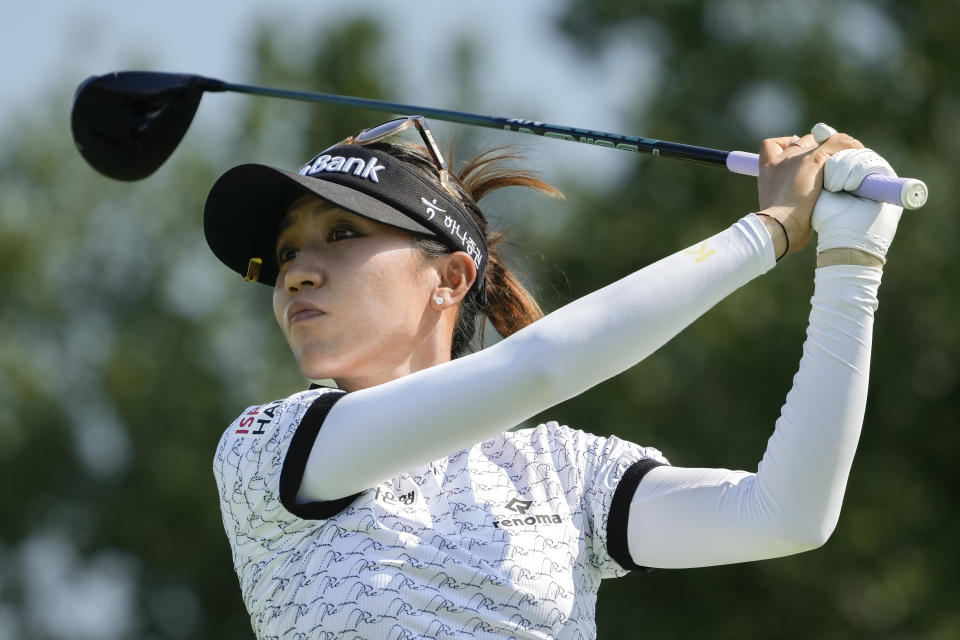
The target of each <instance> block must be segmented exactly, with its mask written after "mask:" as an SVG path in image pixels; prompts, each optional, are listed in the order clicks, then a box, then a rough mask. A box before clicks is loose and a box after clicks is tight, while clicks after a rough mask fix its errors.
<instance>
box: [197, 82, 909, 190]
mask: <svg viewBox="0 0 960 640" xmlns="http://www.w3.org/2000/svg"><path fill="white" fill-rule="evenodd" d="M196 78H197V80H198V81H199V83H200V85H199V86H201V87H202V90H204V91H234V92H237V93H246V94H250V95H261V96H269V97H273V98H286V99H290V100H304V101H307V102H319V103H327V104H340V105H344V106H353V107H359V108H362V109H372V110H374V111H385V112H389V113H394V114H417V115H422V116H424V117H427V118H433V119H435V120H443V121H445V122H458V123H461V124H468V125H474V126H480V127H487V128H491V129H500V130H506V131H515V132H517V133H529V134H533V135H539V136H545V137H548V138H557V139H560V140H569V141H571V142H582V143H586V144H593V145H597V146H604V147H611V148H615V149H621V150H624V151H633V152H636V153H649V154H651V155H653V156H656V157H664V158H676V159H679V160H689V161H693V162H703V163H707V164H725V165H726V167H727V169H729V170H730V171H732V172H734V173H740V174H744V175H748V176H756V175H758V173H759V166H760V158H759V156H758V155H757V154H755V153H747V152H745V151H723V150H721V149H711V148H709V147H698V146H694V145H689V144H680V143H677V142H667V141H666V140H657V139H654V138H641V137H637V136H628V135H623V134H619V133H608V132H606V131H595V130H593V129H581V128H578V127H567V126H563V125H556V124H549V123H546V122H539V121H536V120H524V119H520V118H503V117H498V116H484V115H479V114H475V113H467V112H464V111H453V110H450V109H436V108H431V107H423V106H416V105H410V104H401V103H395V102H386V101H383V100H371V99H368V98H357V97H353V96H341V95H336V94H329V93H308V92H303V91H290V90H286V89H271V88H266V87H256V86H251V85H243V84H235V83H230V82H224V81H222V80H217V79H215V78H205V77H202V76H196ZM852 193H853V194H854V195H856V196H859V197H861V198H867V199H869V200H876V201H878V202H889V203H891V204H896V205H899V206H901V207H903V208H904V209H919V208H920V207H922V206H923V204H924V203H925V202H926V201H927V185H925V184H924V183H923V182H922V181H921V180H916V179H913V178H888V177H886V176H880V175H875V174H874V175H868V176H867V177H866V178H864V179H863V183H862V184H861V185H860V187H859V188H858V189H857V190H856V191H853V192H852Z"/></svg>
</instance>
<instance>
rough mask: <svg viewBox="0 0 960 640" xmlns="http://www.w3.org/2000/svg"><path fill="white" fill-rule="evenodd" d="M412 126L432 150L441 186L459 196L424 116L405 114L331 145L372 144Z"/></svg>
mask: <svg viewBox="0 0 960 640" xmlns="http://www.w3.org/2000/svg"><path fill="white" fill-rule="evenodd" d="M410 127H414V128H415V129H416V130H417V132H418V133H419V134H420V137H421V138H422V139H423V142H424V144H425V146H426V148H427V151H429V152H430V156H431V157H432V158H433V163H434V164H435V165H436V168H437V172H438V173H439V174H440V186H442V187H443V188H444V190H446V191H447V192H448V193H449V194H450V195H452V196H454V197H457V193H456V191H454V190H453V187H452V186H451V185H450V170H449V169H448V168H447V163H446V162H445V161H444V159H443V156H442V155H441V154H440V147H438V146H437V142H436V140H434V139H433V134H432V133H431V132H430V127H428V126H427V121H426V119H425V118H424V117H423V116H405V117H403V118H396V119H394V120H388V121H387V122H384V123H383V124H378V125H377V126H375V127H370V128H369V129H364V130H363V131H360V132H359V133H355V134H353V135H352V136H349V137H348V138H346V139H344V140H342V141H340V142H338V143H337V144H335V145H333V146H331V147H330V148H331V149H332V148H333V147H336V146H339V145H342V144H356V145H364V144H370V143H371V142H376V141H377V140H383V139H385V138H389V137H390V136H394V135H397V134H398V133H401V132H403V131H405V130H407V129H409V128H410Z"/></svg>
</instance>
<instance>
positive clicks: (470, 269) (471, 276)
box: [435, 251, 477, 306]
mask: <svg viewBox="0 0 960 640" xmlns="http://www.w3.org/2000/svg"><path fill="white" fill-rule="evenodd" d="M440 260H441V262H440V264H438V265H437V273H438V274H439V275H440V282H439V284H438V285H437V292H436V294H435V297H441V298H443V300H444V303H443V305H441V306H447V305H450V304H454V305H455V304H458V303H460V302H462V301H463V299H464V298H465V297H466V295H467V292H468V291H470V286H471V285H472V284H473V281H474V280H476V278H477V266H476V265H475V264H474V263H473V260H471V259H470V256H468V255H467V254H466V252H464V251H454V252H453V253H448V254H447V255H445V256H443V257H442V258H441V259H440Z"/></svg>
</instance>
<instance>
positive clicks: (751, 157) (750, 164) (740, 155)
mask: <svg viewBox="0 0 960 640" xmlns="http://www.w3.org/2000/svg"><path fill="white" fill-rule="evenodd" d="M727 169H729V170H730V171H732V172H734V173H741V174H743V175H747V176H756V175H758V174H759V173H760V156H758V155H757V154H755V153H748V152H746V151H731V152H730V155H728V156H727ZM850 193H852V194H853V195H855V196H857V197H859V198H866V199H868V200H876V201H877V202H889V203H890V204H895V205H897V206H900V207H903V208H904V209H919V208H920V207H922V206H923V205H924V203H926V201H927V185H925V184H924V183H923V181H922V180H917V179H915V178H896V177H890V176H884V175H880V174H876V173H873V174H870V175H868V176H867V177H866V178H864V179H863V182H862V183H860V186H859V187H858V188H857V189H855V190H854V191H851V192H850Z"/></svg>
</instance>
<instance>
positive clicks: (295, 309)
mask: <svg viewBox="0 0 960 640" xmlns="http://www.w3.org/2000/svg"><path fill="white" fill-rule="evenodd" d="M322 315H324V312H323V310H322V309H320V308H319V307H317V306H316V305H313V304H311V303H309V302H306V301H297V302H294V303H293V304H291V305H290V306H289V307H288V308H287V322H288V323H289V324H290V326H293V325H295V324H297V323H300V322H306V321H308V320H313V319H315V318H319V317H320V316H322Z"/></svg>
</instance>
